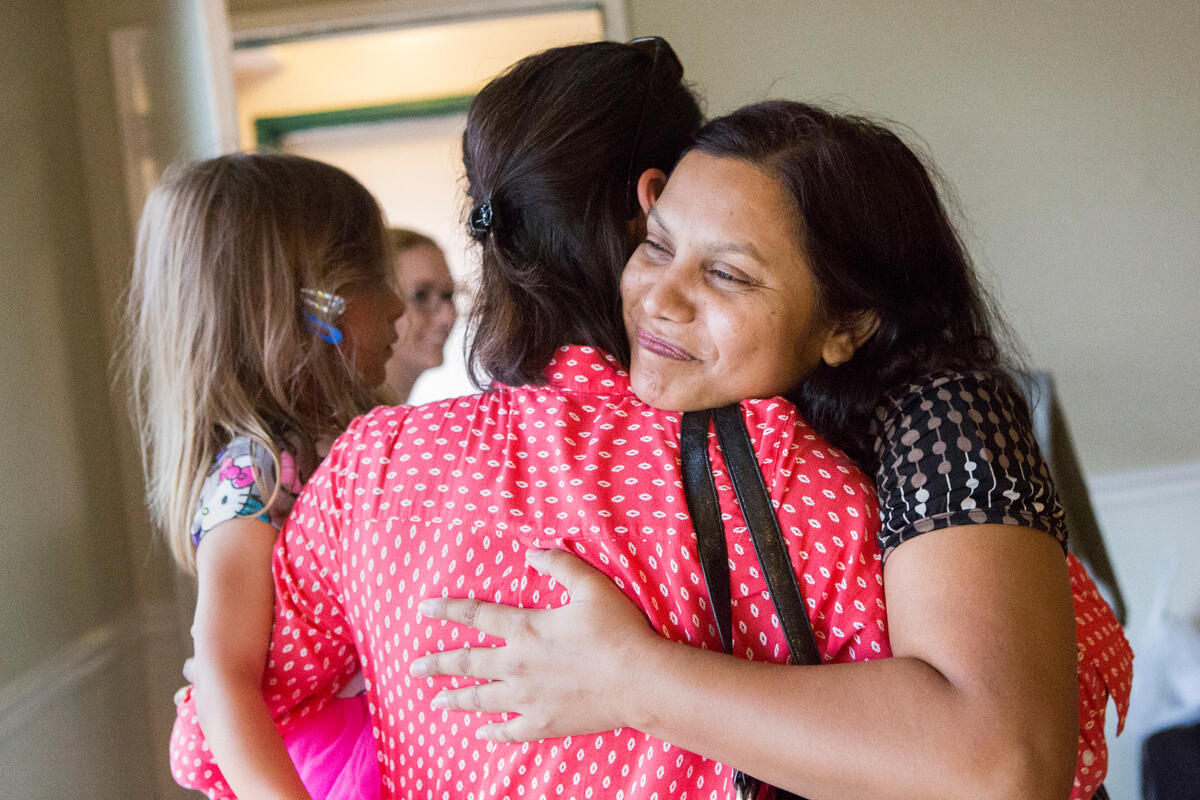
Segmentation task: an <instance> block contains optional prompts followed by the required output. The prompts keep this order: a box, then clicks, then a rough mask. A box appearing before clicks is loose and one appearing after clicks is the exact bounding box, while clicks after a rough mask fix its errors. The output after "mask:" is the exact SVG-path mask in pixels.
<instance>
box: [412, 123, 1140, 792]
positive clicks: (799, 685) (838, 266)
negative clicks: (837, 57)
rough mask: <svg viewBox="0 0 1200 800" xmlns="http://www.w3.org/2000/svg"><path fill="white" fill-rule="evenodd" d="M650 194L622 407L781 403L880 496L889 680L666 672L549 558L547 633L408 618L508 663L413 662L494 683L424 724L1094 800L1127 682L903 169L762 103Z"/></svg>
mask: <svg viewBox="0 0 1200 800" xmlns="http://www.w3.org/2000/svg"><path fill="white" fill-rule="evenodd" d="M663 177H664V176H662V175H658V174H653V173H651V174H648V175H646V176H643V177H642V179H641V181H639V184H638V186H639V197H640V199H641V203H642V207H643V208H644V209H645V210H646V211H647V213H648V216H649V220H648V223H647V226H648V233H647V237H646V239H645V241H644V242H643V244H642V245H641V246H640V247H639V248H638V249H637V251H636V252H635V253H634V255H633V257H632V258H631V259H630V262H629V265H628V267H627V268H626V271H625V274H624V278H623V283H622V289H623V294H624V301H625V322H626V325H627V328H628V333H629V340H630V345H631V348H632V354H631V355H632V362H631V367H630V372H631V382H632V388H633V390H634V391H635V393H636V394H637V395H638V397H639V398H641V399H642V400H644V401H646V402H647V403H649V404H650V405H652V406H655V407H657V408H669V409H675V410H691V409H699V408H706V407H715V406H720V405H724V404H727V403H730V402H737V401H738V400H741V399H743V398H746V397H769V396H772V395H782V394H786V395H788V396H790V397H791V398H793V399H794V401H795V403H796V405H797V407H798V408H799V409H800V411H801V413H802V414H803V415H804V416H805V417H806V418H807V419H809V420H810V421H811V422H812V424H813V427H814V428H815V429H816V431H817V433H819V434H821V435H823V436H825V437H827V438H828V439H829V440H830V441H831V442H833V443H834V444H836V445H838V446H839V447H841V448H842V449H844V450H845V451H846V452H847V453H848V454H849V455H851V456H852V457H853V458H854V459H855V461H857V463H858V464H859V465H861V466H862V467H863V468H864V469H867V470H868V471H869V472H872V473H873V474H874V475H875V479H876V486H877V489H878V492H879V497H880V515H881V520H882V523H883V524H882V529H881V530H880V533H879V544H880V547H881V550H882V551H883V554H884V557H885V558H886V559H887V561H886V568H885V572H884V577H885V585H886V589H887V602H888V615H887V616H888V632H889V636H890V639H891V646H892V650H893V654H894V656H895V657H894V658H891V659H884V660H879V661H872V662H870V663H865V664H844V665H823V666H820V667H790V668H782V667H779V666H776V665H771V664H763V663H753V662H746V661H743V660H741V659H736V658H729V657H726V656H723V655H721V654H720V653H719V652H717V653H713V652H705V651H704V650H700V649H697V648H695V647H687V646H681V645H680V644H679V643H677V642H670V641H667V640H665V639H664V638H661V637H658V636H656V635H655V634H654V631H652V630H648V629H647V628H646V626H645V625H644V624H642V623H641V621H639V620H638V618H637V615H635V614H631V613H630V609H629V603H628V601H627V600H626V599H625V598H624V597H623V596H622V594H621V593H620V592H617V591H615V590H613V589H612V588H611V587H610V586H609V584H608V581H607V580H606V579H605V578H604V576H603V575H600V574H598V573H596V572H595V571H592V570H590V569H588V568H587V567H585V566H584V565H582V564H580V563H578V561H576V560H574V559H572V558H571V557H570V556H569V555H565V554H562V553H554V554H551V557H544V561H543V563H544V564H546V566H547V568H548V570H549V572H550V574H551V575H553V576H554V577H555V578H557V579H558V580H559V582H560V583H562V584H563V585H564V586H566V587H567V589H568V590H569V591H570V592H571V594H572V598H573V602H572V604H570V605H568V606H567V607H565V608H562V609H557V610H554V611H549V612H546V611H525V610H517V609H506V608H501V607H498V606H494V605H491V604H488V603H480V602H479V601H444V600H443V601H439V602H435V603H432V604H431V605H429V606H427V611H428V613H430V614H431V615H432V616H439V617H442V618H445V619H451V620H455V621H459V622H466V623H469V624H471V625H472V626H473V627H475V628H477V629H479V630H482V631H484V632H486V633H489V634H492V635H495V636H499V637H501V638H503V639H505V640H506V646H505V647H504V648H501V649H499V650H496V651H493V652H491V653H489V654H488V655H487V656H486V657H484V656H482V655H473V656H472V657H471V658H470V659H469V660H468V659H464V658H463V657H462V656H461V654H462V651H458V652H457V653H440V654H435V655H432V656H430V657H428V658H426V659H423V660H422V661H421V662H419V663H418V665H417V669H418V670H419V671H420V673H421V674H431V673H437V674H451V675H465V676H471V677H478V678H486V679H489V680H491V681H492V682H493V683H492V684H491V685H488V686H486V687H483V688H481V687H479V686H473V687H471V688H470V689H465V690H457V691H449V692H446V693H444V694H442V695H439V698H438V700H437V702H436V703H435V705H439V706H442V707H450V708H463V709H476V710H480V709H482V710H487V711H492V712H496V711H516V712H520V713H521V715H522V716H520V717H517V718H515V719H510V720H507V721H504V722H498V723H494V724H491V725H489V726H485V727H484V728H482V729H481V731H480V734H481V735H484V736H486V737H487V738H489V739H491V740H493V741H524V740H528V739H531V738H536V737H541V736H576V735H581V734H587V733H591V732H594V731H597V730H602V729H604V728H605V727H609V726H612V725H619V726H629V727H633V728H636V729H638V730H642V731H645V732H647V733H649V734H652V735H654V736H657V737H660V738H662V739H663V740H664V741H669V742H672V743H673V744H677V745H680V746H682V747H686V748H688V749H691V750H694V751H696V752H699V753H702V754H704V755H706V756H708V757H710V758H714V759H718V760H721V761H724V762H726V763H729V764H732V765H734V766H736V767H738V768H739V769H742V770H745V771H747V772H750V773H752V774H754V775H756V776H758V777H760V778H763V779H765V780H767V781H769V782H771V783H773V784H775V785H778V786H781V787H785V788H788V789H790V790H792V791H796V792H802V793H804V794H805V795H806V796H808V797H812V798H820V797H845V796H864V797H879V798H884V797H905V798H912V797H939V798H940V797H1004V798H1012V797H1021V798H1043V797H1044V798H1052V799H1053V800H1061V798H1065V797H1067V796H1068V795H1070V796H1071V797H1073V798H1088V797H1092V796H1093V795H1095V794H1096V793H1097V791H1098V787H1099V783H1100V780H1102V778H1103V775H1104V768H1105V749H1104V748H1105V745H1104V735H1103V727H1104V726H1103V717H1104V710H1105V704H1106V702H1107V698H1108V696H1109V693H1110V691H1111V693H1112V694H1113V695H1114V696H1116V697H1117V700H1118V708H1119V709H1120V710H1121V712H1122V713H1123V711H1124V708H1125V704H1126V703H1127V701H1128V689H1129V685H1128V681H1129V676H1130V666H1131V664H1130V659H1131V656H1132V654H1131V653H1130V651H1129V649H1128V644H1127V643H1126V641H1125V639H1124V637H1123V635H1122V634H1121V631H1120V628H1119V626H1117V624H1116V621H1115V619H1113V617H1112V614H1111V611H1110V610H1109V609H1108V607H1107V605H1106V604H1105V603H1104V602H1103V601H1102V600H1101V599H1100V597H1099V595H1098V594H1097V593H1096V592H1095V588H1094V586H1093V585H1092V583H1091V581H1090V580H1089V579H1088V578H1087V576H1086V574H1085V573H1083V571H1082V568H1081V566H1080V565H1079V564H1078V562H1077V561H1075V560H1074V559H1073V558H1068V559H1067V561H1066V564H1065V565H1064V558H1063V556H1064V548H1065V543H1066V535H1067V534H1066V530H1065V527H1064V524H1063V515H1062V510H1061V508H1060V506H1059V504H1058V501H1057V499H1056V497H1055V494H1054V490H1053V487H1052V485H1051V482H1050V478H1049V475H1048V472H1047V469H1046V466H1045V463H1044V461H1043V460H1042V458H1041V456H1040V454H1039V453H1038V450H1037V446H1036V444H1035V442H1034V439H1033V435H1032V432H1031V430H1030V425H1029V419H1028V411H1027V409H1026V408H1025V406H1024V403H1023V401H1022V399H1021V395H1020V393H1019V392H1018V391H1017V389H1016V387H1015V386H1014V384H1013V381H1012V379H1011V378H1010V377H1009V372H1008V369H1007V366H1008V365H1007V364H1006V363H1005V361H1004V358H1003V355H1002V353H1001V350H1000V348H999V347H998V346H997V343H996V333H995V329H996V325H997V323H996V321H995V317H994V316H993V314H992V312H991V310H990V308H989V305H988V303H987V302H986V299H985V298H984V295H983V293H982V291H981V290H980V288H979V286H978V284H977V282H976V279H975V277H974V273H973V270H972V268H971V265H970V261H969V258H968V256H967V254H966V251H965V248H964V247H963V246H962V244H961V242H960V240H959V238H958V236H957V234H956V233H955V231H954V229H953V226H952V225H951V223H950V222H949V219H948V216H947V214H946V212H945V210H944V208H943V207H942V204H941V201H940V200H939V198H938V194H937V191H936V189H935V188H934V184H933V181H932V180H931V178H930V175H929V172H928V171H927V170H926V168H925V166H924V165H923V164H922V162H921V160H920V159H919V158H918V157H917V156H916V155H915V153H914V152H913V151H912V150H911V149H910V148H909V147H908V146H907V145H905V144H904V142H903V141H902V140H901V139H900V138H899V137H897V136H896V135H895V134H894V133H892V132H891V131H890V130H888V129H887V128H886V127H884V126H881V125H878V124H875V123H872V122H870V121H868V120H865V119H862V118H858V117H851V116H841V115H836V114H831V113H829V112H826V111H823V110H821V109H818V108H815V107H812V106H808V105H804V104H800V103H791V102H771V103H763V104H759V105H755V106H750V107H748V108H745V109H742V110H740V111H737V112H734V113H733V114H730V115H729V116H727V117H723V118H721V119H718V120H715V121H713V122H712V123H710V124H709V125H708V126H706V127H705V129H704V130H703V131H702V132H701V133H700V135H699V139H698V141H697V143H696V145H695V146H694V147H693V148H692V149H691V151H690V152H689V153H688V154H687V155H686V156H685V157H684V158H683V160H682V162H681V163H680V164H679V166H678V167H677V168H676V170H675V171H674V173H673V174H672V176H671V178H670V181H669V182H667V184H666V189H665V191H662V192H661V194H660V192H659V190H658V187H659V186H660V182H661V180H662V179H663ZM789 356H790V358H789ZM731 362H732V363H735V364H736V365H737V367H736V369H733V370H730V369H729V368H728V364H729V363H731ZM781 508H782V507H781V506H779V505H777V506H776V511H777V513H782V511H781ZM801 546H804V545H803V544H801ZM811 574H812V570H811V568H810V569H808V570H807V571H806V572H805V575H811ZM802 585H803V584H802ZM1073 604H1074V607H1073ZM1076 618H1078V619H1076ZM614 620H615V621H617V622H614ZM736 621H737V614H736V610H735V622H736ZM1074 624H1078V626H1079V630H1078V631H1077V632H1073V625H1074ZM1076 639H1078V646H1077V648H1073V647H1072V643H1073V642H1075V641H1076ZM614 643H619V644H614ZM466 661H469V665H470V667H471V668H470V669H464V668H463V666H464V662H466ZM1077 661H1078V664H1077V663H1076V662H1077ZM1077 687H1078V688H1077ZM1077 703H1078V709H1077V707H1076V705H1077ZM1073 765H1074V767H1075V770H1074V776H1075V777H1074V784H1073V785H1072V766H1073Z"/></svg>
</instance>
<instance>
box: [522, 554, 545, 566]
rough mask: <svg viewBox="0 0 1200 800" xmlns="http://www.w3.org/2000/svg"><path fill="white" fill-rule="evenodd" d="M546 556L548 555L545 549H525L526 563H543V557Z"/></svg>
mask: <svg viewBox="0 0 1200 800" xmlns="http://www.w3.org/2000/svg"><path fill="white" fill-rule="evenodd" d="M545 557H546V551H545V550H526V551H525V563H526V564H533V565H534V566H536V565H537V564H539V563H541V561H542V559H543V558H545Z"/></svg>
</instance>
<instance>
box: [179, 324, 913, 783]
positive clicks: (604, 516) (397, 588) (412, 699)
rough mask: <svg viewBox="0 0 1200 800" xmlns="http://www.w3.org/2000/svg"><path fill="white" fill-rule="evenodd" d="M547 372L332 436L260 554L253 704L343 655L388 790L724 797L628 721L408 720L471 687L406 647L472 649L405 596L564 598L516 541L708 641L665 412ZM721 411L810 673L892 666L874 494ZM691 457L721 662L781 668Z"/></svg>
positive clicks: (559, 368)
mask: <svg viewBox="0 0 1200 800" xmlns="http://www.w3.org/2000/svg"><path fill="white" fill-rule="evenodd" d="M546 376H547V379H548V384H547V385H545V386H525V387H506V386H500V387H497V388H496V389H495V390H494V391H492V392H488V393H485V394H480V395H473V396H469V397H463V398H458V399H454V400H447V401H443V402H439V403H432V404H429V405H425V406H418V407H411V408H410V407H397V408H378V409H376V410H375V411H373V412H371V413H370V414H367V415H366V416H363V417H360V418H359V419H358V420H356V421H355V422H354V423H353V424H352V425H351V426H350V428H349V430H348V431H347V432H346V433H345V434H343V435H342V436H341V437H340V438H339V439H338V440H337V442H336V443H335V444H334V447H333V450H332V451H331V453H330V455H329V457H328V458H327V459H326V461H325V463H324V464H323V465H322V466H321V467H320V469H318V470H317V472H316V473H315V474H314V475H313V476H312V478H311V479H310V481H309V483H308V485H307V487H306V488H305V490H304V492H303V493H302V494H301V496H300V498H299V499H298V500H297V502H296V505H295V508H294V509H293V512H292V515H291V517H290V518H289V520H288V523H287V524H286V526H285V527H284V530H283V534H282V537H281V541H280V545H279V547H278V548H277V550H276V557H275V575H276V593H277V601H276V602H277V609H276V625H275V630H274V632H273V636H272V644H271V653H270V657H269V661H268V668H267V675H266V677H265V679H264V692H265V694H266V697H267V700H268V703H269V705H270V707H271V709H272V712H273V713H274V715H275V717H276V720H277V721H278V723H279V725H280V727H281V728H282V729H283V730H285V731H286V730H287V729H288V726H289V725H292V724H294V723H295V721H296V720H298V719H300V718H302V717H304V716H306V715H308V714H311V713H315V712H316V711H317V710H319V709H320V708H321V707H323V706H324V705H325V704H326V703H327V702H328V700H329V698H330V697H331V696H332V695H333V694H334V692H336V691H337V690H338V688H340V685H341V684H342V683H343V682H344V681H345V680H346V678H347V677H348V676H350V675H352V674H353V673H354V672H355V671H356V670H357V669H358V666H359V664H360V662H361V667H362V670H363V673H364V676H365V678H366V683H367V691H368V697H369V699H370V704H371V710H372V715H373V719H374V724H375V734H376V738H377V741H378V743H379V751H380V755H379V757H380V764H381V769H382V773H383V794H384V797H387V798H392V797H397V798H398V797H403V798H422V800H423V799H424V798H477V799H482V798H492V797H514V798H519V797H525V798H527V797H542V796H544V797H553V798H557V797H562V798H581V799H582V798H593V797H594V798H622V797H625V798H628V797H639V798H663V799H664V800H665V799H666V798H680V797H688V798H725V797H729V796H731V792H730V784H729V768H728V767H726V766H724V765H722V764H719V763H716V762H713V761H709V760H707V759H704V758H701V757H700V756H697V755H695V754H693V753H690V752H688V751H686V750H682V749H680V748H678V747H675V746H673V745H671V744H668V743H666V742H663V741H660V740H657V739H654V738H652V737H650V736H647V735H645V734H643V733H641V732H640V731H636V730H633V729H628V728H626V729H618V730H615V731H609V732H607V733H602V734H598V735H588V736H578V737H570V738H566V739H552V740H546V741H542V742H533V743H526V744H495V743H490V742H485V741H482V740H477V739H476V738H475V737H474V730H475V728H477V727H478V726H479V725H480V724H481V723H482V721H483V717H485V716H489V715H483V714H479V715H468V714H464V713H463V712H451V711H445V710H435V709H433V708H431V706H430V701H431V700H432V699H433V697H434V695H436V694H437V693H438V692H439V691H440V690H442V689H443V688H447V687H448V686H457V685H465V684H467V683H469V682H470V681H469V680H466V679H453V678H444V677H439V678H413V677H410V676H409V674H408V667H409V664H410V663H411V662H412V661H413V660H414V659H415V658H418V657H420V656H423V655H425V654H426V653H428V652H431V651H434V650H443V649H448V648H454V647H458V646H462V645H463V644H470V645H480V646H488V645H490V644H493V641H492V640H491V639H490V637H487V636H485V635H482V634H476V633H475V632H473V631H472V632H467V630H466V629H464V628H462V627H461V626H458V625H455V624H453V623H446V622H441V621H431V620H429V619H425V618H421V617H419V616H418V615H417V611H416V606H417V603H418V602H420V601H421V600H422V599H424V598H426V597H430V596H434V595H437V594H443V595H448V596H455V597H468V596H470V597H478V598H480V599H484V600H490V601H494V602H498V603H506V604H510V605H517V606H523V607H527V608H530V607H532V608H553V607H557V606H559V605H562V604H564V603H566V602H567V601H568V597H567V594H566V592H565V591H564V590H563V588H562V587H561V586H560V585H557V584H556V583H555V582H554V581H553V580H551V579H549V578H548V577H545V576H542V575H541V574H539V573H537V572H536V571H534V570H533V569H531V568H529V567H527V566H526V565H525V561H524V553H525V550H526V549H527V548H530V547H537V548H562V549H567V550H570V551H571V552H574V553H576V554H578V555H579V556H580V557H582V558H583V559H584V560H586V561H587V562H588V563H590V564H592V565H593V566H595V567H597V568H599V569H600V570H602V571H604V572H605V573H607V574H608V575H610V576H611V577H612V579H613V581H614V582H615V583H616V585H617V586H618V587H620V588H621V589H622V590H623V591H624V592H625V594H626V595H627V596H629V598H630V599H631V600H633V601H634V602H635V603H637V604H638V606H639V607H640V608H641V609H642V611H643V612H644V613H645V614H646V616H647V618H648V619H649V620H650V622H651V624H652V625H653V626H654V628H655V629H656V630H657V631H659V632H660V633H661V634H662V635H663V636H665V637H667V638H669V639H672V640H677V641H683V642H688V643H690V644H692V645H694V646H696V647H708V648H714V649H720V647H721V645H720V640H719V639H718V637H717V633H716V630H715V626H714V623H713V618H712V614H711V611H710V609H709V607H708V599H707V596H706V591H705V588H704V581H703V577H702V573H701V571H700V566H699V563H698V561H697V558H696V551H695V534H694V533H693V531H692V526H691V522H690V519H689V517H688V513H687V507H686V505H685V503H684V498H683V491H682V488H681V483H680V466H679V427H680V415H679V414H677V413H668V412H664V411H658V410H656V409H653V408H651V407H649V406H647V405H645V404H644V403H642V402H641V401H639V400H638V399H637V398H635V397H634V396H633V394H632V393H631V391H630V387H629V378H628V376H627V374H626V373H625V372H624V371H622V370H620V369H619V368H618V367H617V365H616V363H615V362H614V361H613V360H612V359H611V358H609V357H607V356H605V355H604V354H602V353H599V352H597V351H595V350H593V349H592V348H587V347H567V348H562V349H561V350H560V351H559V353H558V354H557V355H556V357H555V359H554V360H553V361H552V362H551V363H550V365H549V366H548V367H547V369H546ZM743 410H744V412H745V416H746V422H747V425H748V427H749V430H750V432H751V439H752V441H753V443H754V446H755V449H756V453H757V455H758V459H759V463H760V464H761V465H762V471H763V477H764V480H765V482H766V485H767V488H768V491H769V492H770V495H771V498H772V501H773V502H774V504H775V507H776V512H777V514H778V516H779V521H780V526H781V528H782V529H783V531H784V533H785V536H786V537H787V539H788V547H789V551H790V553H791V556H792V560H793V563H794V566H795V570H796V573H797V575H798V576H799V584H800V587H801V591H802V593H803V594H804V597H805V600H806V602H807V604H808V607H809V613H810V617H811V619H812V623H813V630H814V633H815V635H816V639H817V642H818V646H819V648H820V649H821V651H822V654H823V656H824V658H825V659H826V660H827V661H862V660H867V659H874V658H882V657H886V656H888V655H890V649H889V645H888V640H887V634H886V624H885V623H886V615H885V612H884V605H883V591H882V573H881V559H880V552H879V548H878V544H877V542H876V535H875V534H876V531H877V529H878V527H879V518H878V512H877V501H876V494H875V487H874V485H873V484H872V483H871V482H870V481H869V480H868V479H867V478H866V477H865V476H864V475H863V474H862V473H861V472H859V470H858V469H857V468H855V467H854V466H853V465H852V464H851V462H850V461H849V459H848V458H846V457H845V456H844V455H842V454H841V453H840V452H838V451H836V450H833V449H831V448H830V447H829V446H828V445H827V444H826V443H825V442H824V441H822V440H821V439H819V438H818V437H817V436H816V434H814V433H813V431H812V430H811V428H809V427H808V425H807V424H806V423H805V422H804V421H803V420H801V419H800V418H799V417H798V416H797V415H796V413H795V411H794V409H793V408H792V406H791V405H790V404H788V403H786V402H783V401H781V400H778V399H775V400H754V401H748V402H746V403H744V404H743ZM709 446H710V456H711V457H712V458H713V463H714V467H715V469H716V470H717V475H716V477H715V480H716V483H717V487H718V489H719V492H720V496H721V504H722V511H723V513H724V514H725V515H726V519H727V520H729V528H728V529H729V534H728V536H729V560H730V569H731V571H732V572H731V574H732V581H731V588H732V594H733V605H734V608H733V619H734V652H735V653H737V654H738V655H740V656H742V657H744V658H747V659H756V660H768V661H775V662H783V661H785V660H786V653H787V646H786V643H785V640H784V638H783V633H782V631H781V630H780V628H779V625H778V620H777V619H776V618H775V615H774V609H773V607H772V605H771V602H770V600H769V597H768V596H767V593H766V587H765V583H764V580H763V578H762V576H761V574H760V571H759V568H758V562H757V559H756V557H755V555H754V550H753V546H752V544H751V543H750V540H749V533H748V531H747V530H746V529H745V528H744V527H743V524H742V522H743V521H742V518H741V514H740V512H739V511H738V508H737V504H736V501H735V499H734V497H733V491H732V485H731V484H730V483H729V482H728V480H727V479H726V478H725V476H724V475H723V474H722V473H721V472H720V469H721V468H722V467H723V464H724V462H723V461H722V460H721V458H720V456H719V455H718V450H717V447H716V444H715V441H714V440H713V439H711V438H710V445H709ZM181 727H182V728H184V729H185V730H181V729H180V728H181ZM186 727H187V726H186V725H184V726H177V730H176V741H175V743H174V746H173V748H172V750H173V752H174V753H178V756H177V758H178V759H180V760H181V761H182V762H183V763H182V764H178V765H177V766H182V767H183V768H184V771H185V772H186V773H187V774H189V775H191V776H192V778H191V779H190V781H191V782H190V783H189V785H192V786H193V787H194V788H200V789H203V790H206V791H207V793H208V794H209V796H210V797H221V796H224V795H223V794H222V790H221V789H220V788H219V787H218V786H217V784H219V783H220V773H219V771H217V770H216V769H215V767H214V766H213V765H212V764H211V763H210V761H209V759H210V758H211V756H210V754H209V753H208V752H207V750H206V748H205V747H204V745H203V741H202V739H201V738H199V731H198V730H197V731H191V732H189V731H187V730H186ZM206 773H207V777H206V776H205V774H206ZM179 774H181V771H180V770H179V769H176V775H179Z"/></svg>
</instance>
